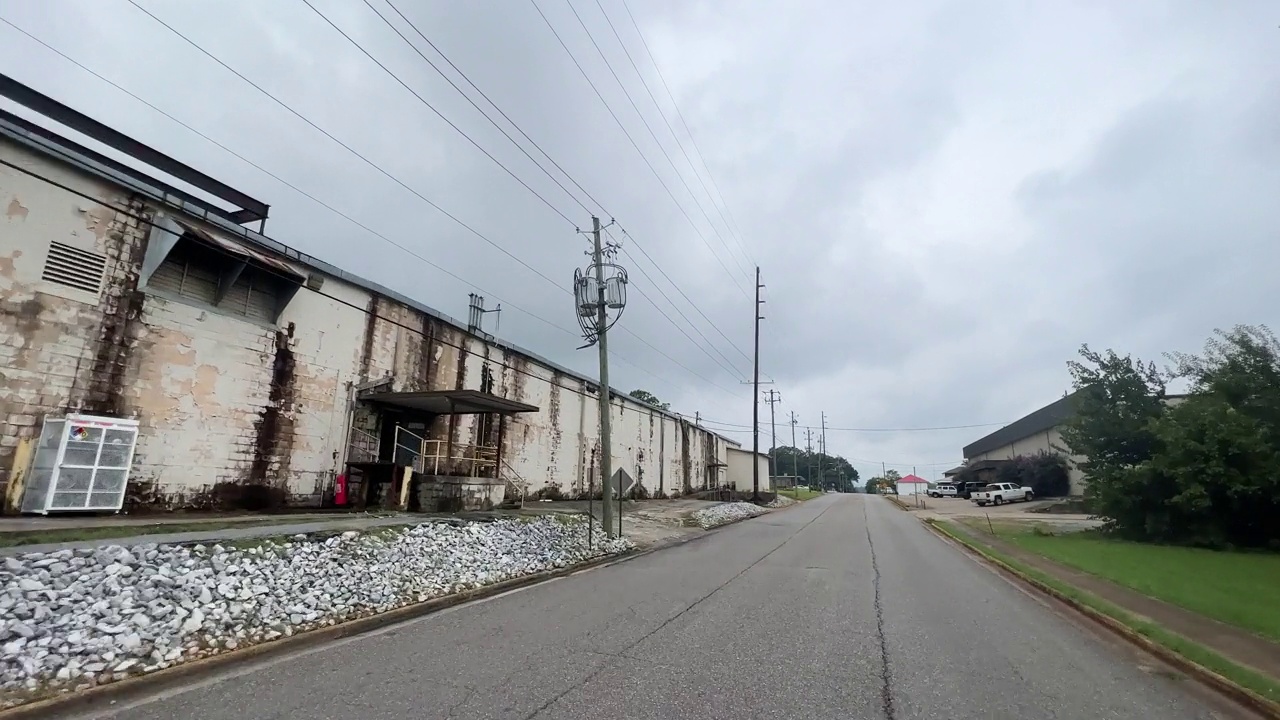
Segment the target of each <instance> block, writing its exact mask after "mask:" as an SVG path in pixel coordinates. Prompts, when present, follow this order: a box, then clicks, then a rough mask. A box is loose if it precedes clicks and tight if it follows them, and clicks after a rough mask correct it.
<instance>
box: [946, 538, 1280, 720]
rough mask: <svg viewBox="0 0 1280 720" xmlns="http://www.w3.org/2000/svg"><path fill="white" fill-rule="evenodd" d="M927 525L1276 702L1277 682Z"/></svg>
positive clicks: (1279, 685) (1278, 696) (999, 554)
mask: <svg viewBox="0 0 1280 720" xmlns="http://www.w3.org/2000/svg"><path fill="white" fill-rule="evenodd" d="M930 525H932V526H933V527H935V528H937V529H938V530H939V531H941V532H942V533H943V534H945V535H946V536H947V537H950V538H951V539H952V540H955V541H956V542H958V543H961V544H962V545H964V546H966V547H968V548H970V549H972V550H974V551H975V552H977V553H978V554H979V555H982V556H983V557H986V558H988V559H990V560H994V561H996V562H998V563H1000V564H1002V565H1005V566H1007V567H1008V568H1009V569H1011V570H1013V571H1014V572H1015V573H1017V574H1019V575H1022V576H1024V577H1027V578H1030V579H1032V580H1034V581H1036V582H1037V583H1039V584H1041V585H1044V586H1046V587H1049V588H1051V589H1053V590H1054V591H1055V592H1057V593H1060V594H1061V595H1062V596H1064V597H1067V598H1070V599H1071V600H1073V601H1075V602H1077V603H1079V604H1080V605H1083V606H1085V607H1087V608H1089V609H1090V610H1093V611H1095V612H1098V613H1101V614H1102V615H1106V616H1107V617H1109V618H1111V619H1112V620H1115V621H1116V622H1119V623H1120V624H1122V625H1124V626H1125V627H1127V628H1128V629H1130V630H1132V631H1133V632H1135V633H1137V634H1139V635H1141V636H1143V637H1145V638H1147V639H1148V640H1151V641H1152V642H1154V643H1156V644H1158V645H1160V646H1162V647H1164V648H1167V649H1168V650H1171V651H1173V652H1175V653H1177V654H1178V655H1181V656H1182V657H1184V658H1186V659H1187V660H1189V661H1191V662H1193V663H1195V664H1196V665H1199V666H1201V667H1203V668H1206V669H1208V670H1210V671H1212V672H1214V673H1216V674H1218V675H1220V676H1222V677H1224V678H1226V679H1227V680H1229V681H1231V682H1232V683H1235V684H1236V685H1238V686H1240V687H1243V688H1245V689H1247V690H1250V691H1252V692H1253V693H1255V694H1257V695H1259V696H1261V697H1263V698H1266V699H1267V700H1269V701H1271V702H1273V703H1280V681H1277V680H1275V679H1273V678H1269V677H1267V676H1265V675H1262V674H1261V673H1258V672H1256V671H1254V670H1251V669H1249V668H1245V667H1242V666H1240V665H1237V664H1235V663H1234V662H1232V661H1230V660H1228V659H1227V658H1225V657H1223V656H1221V655H1219V654H1218V653H1216V652H1214V651H1212V650H1210V649H1209V648H1207V647H1205V646H1203V645H1201V644H1199V643H1197V642H1194V641H1192V640H1189V639H1187V638H1185V637H1183V636H1181V635H1178V634H1176V633H1173V632H1169V631H1168V630H1165V629H1164V628H1163V627H1160V626H1159V625H1156V624H1155V623H1152V622H1148V621H1146V620H1142V619H1139V618H1137V617H1135V616H1134V615H1132V614H1131V613H1129V612H1128V611H1126V610H1124V609H1123V608H1120V607H1118V606H1116V605H1113V604H1111V603H1109V602H1107V601H1105V600H1102V599H1101V598H1098V597H1096V596H1094V595H1092V594H1090V593H1087V592H1085V591H1083V590H1081V589H1079V588H1077V587H1075V586H1074V585H1071V584H1069V583H1065V582H1063V581H1061V580H1059V579H1057V578H1055V577H1053V576H1051V575H1048V574H1046V573H1043V572H1041V571H1039V570H1037V569H1035V568H1033V567H1030V566H1028V565H1025V564H1024V563H1022V562H1020V561H1018V560H1016V559H1014V558H1012V557H1010V556H1008V555H1006V554H1005V553H1002V552H1000V551H999V550H996V549H995V548H992V547H991V546H989V545H986V544H985V543H982V542H980V541H977V540H974V539H972V538H970V537H969V536H968V535H967V534H965V533H963V532H957V531H956V530H953V529H952V528H950V527H948V523H945V522H932V521H930Z"/></svg>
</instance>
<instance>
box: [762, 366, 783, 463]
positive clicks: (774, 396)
mask: <svg viewBox="0 0 1280 720" xmlns="http://www.w3.org/2000/svg"><path fill="white" fill-rule="evenodd" d="M767 392H768V399H766V400H765V402H767V403H769V433H770V435H771V436H772V441H771V444H770V445H769V475H770V477H772V476H774V475H777V474H778V455H777V453H778V425H777V422H776V420H775V419H774V412H773V406H774V405H777V404H778V402H779V401H781V400H782V393H780V392H778V391H777V390H774V389H772V388H770V389H769V390H768V391H767Z"/></svg>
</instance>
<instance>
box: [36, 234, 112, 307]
mask: <svg viewBox="0 0 1280 720" xmlns="http://www.w3.org/2000/svg"><path fill="white" fill-rule="evenodd" d="M106 267H107V258H106V257H104V256H102V255H99V254H98V253H95V252H90V251H88V250H81V249H80V248H76V247H71V246H70V245H63V244H62V243H60V242H53V243H50V245H49V257H48V259H46V260H45V263H44V274H43V275H41V276H40V277H41V279H42V280H45V281H47V282H51V283H57V284H59V285H64V286H66V287H69V288H75V289H76V290H83V291H85V292H90V293H93V294H94V295H97V294H98V291H99V290H100V289H101V287H102V274H103V272H104V271H105V270H106Z"/></svg>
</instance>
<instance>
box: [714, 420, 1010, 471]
mask: <svg viewBox="0 0 1280 720" xmlns="http://www.w3.org/2000/svg"><path fill="white" fill-rule="evenodd" d="M702 422H705V423H711V424H713V425H723V426H725V427H733V428H747V429H748V430H749V429H750V428H751V426H750V425H740V424H735V423H727V422H722V421H719V420H707V419H703V421H702ZM1008 424H1009V423H978V424H976V425H948V426H942V427H915V428H848V427H843V428H842V427H831V426H827V429H828V430H839V431H842V432H934V431H939V430H972V429H974V428H984V427H997V426H999V427H1003V426H1005V425H1008ZM877 462H879V461H877Z"/></svg>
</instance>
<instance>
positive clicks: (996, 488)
mask: <svg viewBox="0 0 1280 720" xmlns="http://www.w3.org/2000/svg"><path fill="white" fill-rule="evenodd" d="M1034 497H1035V493H1034V492H1032V490H1031V488H1029V487H1026V486H1025V485H1024V486H1022V487H1018V486H1017V485H1014V484H1013V483H995V484H994V485H988V486H986V487H984V488H982V489H981V490H979V491H977V492H975V493H973V495H972V496H971V497H970V498H969V499H970V500H972V501H974V502H976V503H978V505H986V504H987V503H991V504H992V505H999V504H1000V503H1007V502H1017V501H1019V500H1024V501H1029V500H1031V499H1033V498H1034Z"/></svg>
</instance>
